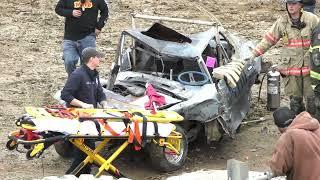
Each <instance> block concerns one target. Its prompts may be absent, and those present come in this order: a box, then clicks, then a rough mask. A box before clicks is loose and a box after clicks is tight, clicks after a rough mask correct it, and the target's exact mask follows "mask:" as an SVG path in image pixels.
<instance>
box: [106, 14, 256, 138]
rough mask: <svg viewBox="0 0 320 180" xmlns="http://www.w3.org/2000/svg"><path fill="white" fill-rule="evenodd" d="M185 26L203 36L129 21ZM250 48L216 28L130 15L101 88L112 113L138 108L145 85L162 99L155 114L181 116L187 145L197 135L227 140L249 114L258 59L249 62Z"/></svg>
mask: <svg viewBox="0 0 320 180" xmlns="http://www.w3.org/2000/svg"><path fill="white" fill-rule="evenodd" d="M137 18H140V19H148V20H154V21H155V20H157V21H162V22H163V21H169V22H180V23H191V24H197V25H198V26H200V25H206V26H208V29H207V30H206V31H202V32H198V33H195V34H190V35H188V36H186V35H183V34H181V33H179V32H177V31H175V30H173V29H171V28H169V27H166V26H164V25H163V24H161V23H158V22H156V23H154V24H153V25H152V26H151V27H150V28H149V29H147V30H145V29H142V30H141V29H135V28H134V26H135V22H136V21H135V19H137ZM254 46H255V44H254V43H253V42H251V41H247V40H245V39H243V38H240V37H237V36H235V35H234V34H232V33H230V32H228V31H226V30H224V29H223V27H222V26H221V25H220V24H219V23H215V22H208V21H200V20H197V21H195V20H186V19H178V18H167V17H156V16H145V15H137V14H136V15H133V28H132V29H130V30H125V31H123V32H122V33H121V36H120V40H119V44H118V48H117V53H116V58H115V62H114V63H113V68H112V70H111V74H110V76H109V79H108V82H107V85H106V89H107V90H106V91H105V92H106V94H107V98H108V100H109V102H110V104H112V106H114V107H115V108H119V109H122V108H125V109H127V108H144V103H145V102H146V101H147V96H146V94H145V90H146V86H145V85H146V83H150V84H152V86H153V87H154V88H155V89H156V91H157V92H158V93H159V94H161V95H162V96H164V97H165V99H166V104H164V105H162V106H159V107H157V109H159V110H173V111H176V112H178V113H179V114H180V115H182V116H183V117H184V119H185V120H184V121H183V122H180V123H179V125H180V126H182V128H183V129H184V130H185V133H186V134H187V137H188V141H189V142H191V141H194V140H195V139H197V137H198V136H199V135H201V133H204V134H202V135H205V137H206V139H207V141H208V142H210V141H217V140H219V139H220V138H221V135H222V134H224V133H227V134H228V135H230V136H233V135H234V134H235V133H236V130H237V128H238V127H239V126H240V124H241V122H242V120H243V119H244V118H245V116H246V114H247V113H248V111H249V109H250V100H251V87H252V85H253V84H254V83H255V82H256V79H257V77H258V75H259V73H260V71H261V58H260V57H258V58H255V59H250V56H251V49H252V48H254Z"/></svg>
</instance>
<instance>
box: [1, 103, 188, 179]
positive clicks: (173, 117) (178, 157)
mask: <svg viewBox="0 0 320 180" xmlns="http://www.w3.org/2000/svg"><path fill="white" fill-rule="evenodd" d="M26 112H27V114H26V115H24V116H23V117H21V118H19V119H18V120H17V121H16V125H17V126H18V127H20V129H19V130H17V131H13V132H11V133H10V134H9V136H8V138H9V141H8V142H7V148H8V149H9V150H14V149H16V148H17V147H18V145H19V144H22V145H24V147H25V148H27V149H28V151H27V153H26V156H27V158H28V159H32V158H34V157H39V156H40V155H41V154H42V153H43V151H44V150H45V149H47V148H48V147H50V146H51V145H52V144H54V143H56V142H59V141H69V142H71V143H72V144H73V145H74V146H75V147H76V148H78V149H80V150H81V151H83V152H84V153H86V154H87V155H88V156H87V158H86V159H85V160H84V161H83V162H82V163H80V164H79V165H78V167H77V168H76V169H75V170H74V171H73V172H72V174H77V173H78V172H79V171H80V170H81V169H82V168H83V167H84V166H85V165H86V164H88V163H94V164H96V165H98V166H99V170H98V173H97V174H96V177H99V176H100V175H101V173H103V172H104V171H107V172H108V173H110V174H111V175H113V176H115V177H117V178H120V177H124V176H123V174H121V173H120V171H119V170H118V169H117V168H116V167H115V166H113V165H112V162H113V161H114V160H115V159H116V158H117V157H118V156H119V154H120V153H121V152H122V151H123V150H124V149H126V147H128V145H129V144H132V145H133V146H134V148H135V149H136V150H139V149H140V148H143V147H145V146H149V147H150V148H148V149H149V151H150V152H149V153H150V158H151V163H152V165H154V166H155V167H156V168H157V169H159V170H161V171H172V170H176V169H178V168H180V167H181V166H182V165H183V163H184V161H185V158H186V154H187V149H188V148H187V139H186V136H185V134H184V132H183V130H182V129H181V128H180V127H179V126H176V125H174V124H172V123H171V122H176V121H182V120H183V117H182V116H180V115H179V114H177V113H176V112H173V111H157V113H156V114H152V113H150V112H149V111H146V110H117V109H76V108H62V107H49V108H48V107H47V108H35V107H26ZM85 139H95V140H96V141H99V144H98V145H97V146H96V148H95V149H91V148H90V147H88V146H87V145H86V144H85V143H84V140H85ZM111 140H121V141H123V143H122V144H121V145H120V146H119V147H118V148H117V149H116V151H115V152H114V153H113V154H112V155H110V156H109V157H103V156H102V155H101V151H102V150H104V149H105V147H106V145H107V144H108V143H110V141H111ZM154 153H157V154H154ZM160 162H162V163H160ZM163 162H165V163H163Z"/></svg>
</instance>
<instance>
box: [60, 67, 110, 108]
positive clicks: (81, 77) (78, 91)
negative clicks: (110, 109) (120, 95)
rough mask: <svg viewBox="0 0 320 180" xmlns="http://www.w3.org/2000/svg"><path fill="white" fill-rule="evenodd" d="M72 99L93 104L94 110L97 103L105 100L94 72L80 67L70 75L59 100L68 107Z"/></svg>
mask: <svg viewBox="0 0 320 180" xmlns="http://www.w3.org/2000/svg"><path fill="white" fill-rule="evenodd" d="M74 98H76V99H78V100H80V101H82V102H85V103H88V104H93V106H94V107H95V108H96V107H97V103H98V102H101V101H103V100H106V95H105V94H104V93H103V89H102V86H101V84H100V81H99V75H98V72H97V71H96V70H94V71H92V70H90V69H89V68H88V66H86V65H82V66H81V67H79V68H77V69H76V70H75V71H74V72H72V73H71V75H70V76H69V78H68V80H67V82H66V84H65V86H64V88H63V89H62V91H61V99H62V100H64V101H66V102H67V106H68V107H70V106H71V105H70V102H71V101H72V100H73V99H74Z"/></svg>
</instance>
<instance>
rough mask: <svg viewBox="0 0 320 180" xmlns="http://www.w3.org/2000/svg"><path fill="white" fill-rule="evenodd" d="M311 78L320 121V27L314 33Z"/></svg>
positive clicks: (317, 115) (311, 51)
mask: <svg viewBox="0 0 320 180" xmlns="http://www.w3.org/2000/svg"><path fill="white" fill-rule="evenodd" d="M310 77H311V84H312V88H313V90H314V93H315V104H316V115H315V118H317V119H318V120H320V25H318V26H317V27H316V28H315V29H314V31H313V32H312V38H311V47H310Z"/></svg>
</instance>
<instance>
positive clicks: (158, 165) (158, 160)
mask: <svg viewBox="0 0 320 180" xmlns="http://www.w3.org/2000/svg"><path fill="white" fill-rule="evenodd" d="M175 131H177V132H179V133H181V134H182V140H181V144H180V155H177V154H169V152H168V150H169V149H167V148H165V147H162V146H159V145H158V144H155V143H153V142H151V143H150V144H148V151H147V152H148V153H149V157H150V161H151V164H152V166H153V167H154V168H155V169H157V170H159V171H161V172H171V171H175V170H178V169H180V168H181V167H182V166H183V165H184V163H185V160H186V157H187V153H188V142H187V136H186V134H185V132H184V130H183V129H182V128H181V127H180V126H179V125H176V130H175Z"/></svg>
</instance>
